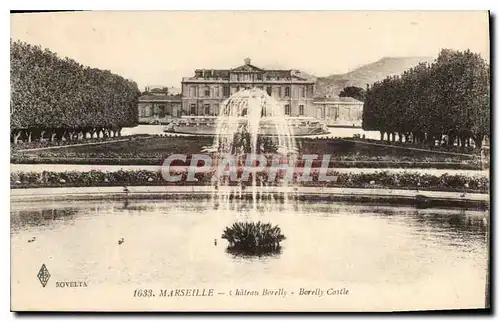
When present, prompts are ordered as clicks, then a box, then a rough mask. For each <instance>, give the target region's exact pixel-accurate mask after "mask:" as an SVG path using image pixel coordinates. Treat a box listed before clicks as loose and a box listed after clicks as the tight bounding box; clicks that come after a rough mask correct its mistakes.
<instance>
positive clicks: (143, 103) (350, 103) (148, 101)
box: [139, 58, 363, 127]
mask: <svg viewBox="0 0 500 322" xmlns="http://www.w3.org/2000/svg"><path fill="white" fill-rule="evenodd" d="M252 87H257V88H260V89H262V90H264V91H266V92H267V93H268V94H269V95H270V96H271V97H272V98H274V99H275V100H277V101H279V102H280V103H281V105H282V108H283V112H284V114H285V115H288V116H306V117H314V118H316V119H318V120H321V121H323V122H324V123H325V124H326V125H329V126H339V127H351V126H355V127H360V126H361V123H362V115H363V102H361V101H358V100H356V99H354V98H351V97H338V96H335V95H333V96H332V95H328V96H324V97H315V80H313V79H310V78H309V76H305V75H304V74H302V73H301V72H300V71H298V70H294V69H288V70H269V69H268V70H266V69H261V68H258V67H256V66H254V65H252V64H251V61H250V59H249V58H247V59H245V63H244V65H242V66H239V67H236V68H233V69H217V70H215V69H197V70H195V72H194V76H192V77H184V78H183V79H182V87H181V92H182V94H177V93H178V92H176V91H175V90H173V88H167V87H158V88H151V87H149V88H146V90H147V91H146V93H144V95H143V96H141V97H140V98H139V122H140V123H143V124H148V123H149V124H154V123H164V124H168V123H170V121H171V120H172V118H181V117H182V116H216V115H218V114H219V106H220V104H221V103H222V102H223V101H224V100H226V99H227V98H229V97H230V96H231V95H233V94H234V93H236V92H237V91H239V90H241V89H245V88H252ZM174 93H176V94H177V95H172V94H174Z"/></svg>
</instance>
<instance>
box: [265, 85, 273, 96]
mask: <svg viewBox="0 0 500 322" xmlns="http://www.w3.org/2000/svg"><path fill="white" fill-rule="evenodd" d="M266 91H267V95H269V96H271V95H272V93H273V88H272V87H271V86H267V89H266Z"/></svg>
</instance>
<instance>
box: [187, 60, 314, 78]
mask: <svg viewBox="0 0 500 322" xmlns="http://www.w3.org/2000/svg"><path fill="white" fill-rule="evenodd" d="M233 72H234V73H240V72H249V73H257V74H259V73H260V74H263V75H264V76H263V78H264V79H263V80H264V81H265V80H288V81H291V80H298V81H311V82H313V80H311V79H309V77H306V76H305V74H304V73H302V72H301V71H299V70H294V69H262V68H259V67H257V66H255V65H252V64H251V60H250V58H246V59H245V64H244V65H241V66H238V67H235V68H229V69H196V70H195V71H194V76H192V77H184V78H183V80H197V79H216V80H217V79H219V80H226V79H227V80H228V79H229V74H230V73H233Z"/></svg>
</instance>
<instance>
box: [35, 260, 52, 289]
mask: <svg viewBox="0 0 500 322" xmlns="http://www.w3.org/2000/svg"><path fill="white" fill-rule="evenodd" d="M37 277H38V279H39V280H40V283H42V286H43V287H45V285H47V282H48V281H49V278H50V273H49V270H48V269H47V267H46V266H45V264H42V267H40V270H39V271H38V275H37Z"/></svg>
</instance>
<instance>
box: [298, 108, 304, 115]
mask: <svg viewBox="0 0 500 322" xmlns="http://www.w3.org/2000/svg"><path fill="white" fill-rule="evenodd" d="M299 115H300V116H304V105H299Z"/></svg>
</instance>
